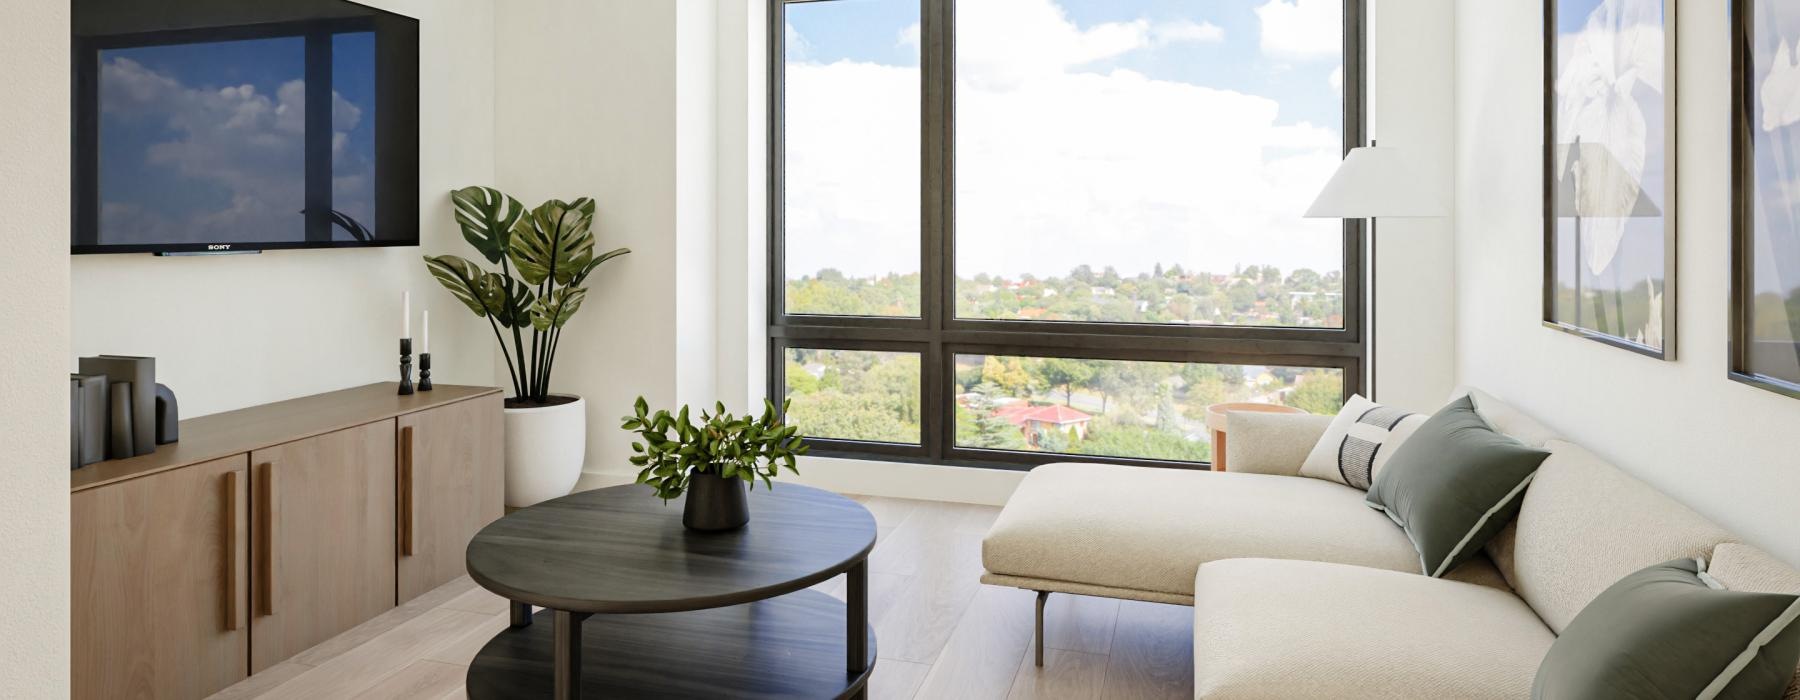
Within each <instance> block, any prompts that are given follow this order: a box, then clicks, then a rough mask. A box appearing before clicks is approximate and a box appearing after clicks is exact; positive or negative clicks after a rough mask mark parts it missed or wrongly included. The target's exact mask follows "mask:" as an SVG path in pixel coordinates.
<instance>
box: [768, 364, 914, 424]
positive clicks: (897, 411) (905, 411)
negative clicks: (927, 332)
mask: <svg viewBox="0 0 1800 700" xmlns="http://www.w3.org/2000/svg"><path fill="white" fill-rule="evenodd" d="M783 374H784V377H785V381H786V386H787V394H786V395H787V398H788V399H790V400H792V401H793V403H792V404H790V405H789V406H788V412H787V420H788V422H789V423H792V424H793V425H795V426H797V427H799V428H800V434H801V435H804V436H807V437H818V438H838V439H843V440H866V441H872V442H895V443H907V444H914V445H916V444H918V443H919V356H918V354H917V353H910V352H883V351H871V350H814V349H809V348H789V349H788V351H787V366H786V368H785V370H784V372H783Z"/></svg>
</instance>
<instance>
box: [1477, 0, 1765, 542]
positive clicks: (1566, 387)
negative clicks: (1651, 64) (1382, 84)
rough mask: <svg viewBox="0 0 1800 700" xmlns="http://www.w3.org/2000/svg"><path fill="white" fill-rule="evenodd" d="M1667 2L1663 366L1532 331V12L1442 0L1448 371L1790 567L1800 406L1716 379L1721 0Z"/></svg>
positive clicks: (1537, 25) (1528, 7)
mask: <svg viewBox="0 0 1800 700" xmlns="http://www.w3.org/2000/svg"><path fill="white" fill-rule="evenodd" d="M1677 5H1678V6H1679V8H1680V9H1679V16H1678V17H1677V18H1676V19H1677V22H1676V26H1677V27H1679V30H1678V31H1679V34H1678V36H1677V45H1678V46H1679V48H1678V50H1677V53H1678V55H1677V57H1676V61H1675V65H1676V67H1677V75H1676V83H1677V85H1678V88H1677V90H1678V94H1679V95H1680V99H1679V100H1678V105H1679V107H1678V109H1679V112H1678V114H1677V124H1678V127H1677V141H1678V145H1677V154H1676V155H1677V160H1676V162H1677V163H1678V164H1679V165H1678V166H1677V167H1678V183H1679V184H1678V187H1679V190H1678V192H1677V198H1678V199H1679V201H1680V202H1681V206H1680V207H1679V208H1678V210H1677V214H1676V216H1677V222H1676V223H1677V236H1678V237H1679V238H1680V241H1679V243H1678V246H1677V250H1676V257H1677V259H1678V260H1679V261H1680V269H1679V271H1678V274H1679V281H1678V284H1677V285H1676V289H1677V292H1676V293H1677V299H1676V304H1677V314H1678V316H1677V318H1678V322H1677V324H1676V325H1677V333H1678V335H1677V339H1676V348H1677V352H1678V353H1679V359H1678V360H1677V361H1675V362H1662V361H1659V360H1654V359H1651V358H1647V357H1643V356H1640V355H1636V354H1633V353H1629V352H1625V351H1622V350H1615V349H1613V348H1610V347H1606V346H1603V345H1601V344H1599V343H1596V342H1593V341H1588V340H1583V339H1581V338H1576V337H1574V336H1571V335H1568V334H1565V333H1561V332H1557V331H1553V330H1549V329H1545V328H1543V327H1541V326H1540V325H1539V316H1540V294H1539V284H1540V275H1541V272H1540V271H1541V269H1542V266H1543V262H1542V258H1541V255H1542V252H1543V244H1542V235H1543V234H1542V231H1543V228H1542V226H1543V224H1542V218H1541V207H1542V205H1541V200H1540V197H1541V194H1540V192H1541V191H1540V189H1539V188H1540V186H1541V182H1542V180H1541V175H1540V170H1541V167H1542V166H1541V164H1540V157H1541V156H1540V153H1541V151H1540V150H1539V149H1540V148H1541V147H1542V143H1543V141H1542V135H1541V131H1542V130H1541V128H1540V126H1539V124H1540V119H1541V117H1540V116H1539V115H1540V114H1541V112H1540V111H1539V110H1540V109H1541V108H1542V99H1543V98H1542V86H1541V85H1542V81H1541V78H1540V75H1541V74H1540V70H1541V69H1542V65H1543V61H1542V42H1541V39H1540V38H1539V37H1540V32H1541V26H1542V20H1541V8H1540V7H1539V5H1538V4H1537V3H1534V2H1491V1H1489V0H1459V1H1458V2H1457V3H1456V11H1457V17H1456V40H1457V52H1456V110H1455V114H1456V170H1457V172H1456V183H1457V191H1456V203H1457V221H1456V261H1457V264H1456V273H1457V323H1456V328H1457V343H1456V347H1457V358H1458V370H1459V374H1460V378H1461V379H1462V381H1464V382H1467V383H1470V384H1474V385H1477V386H1481V387H1484V388H1486V389H1488V390H1490V391H1493V392H1494V393H1496V394H1498V395H1500V396H1501V397H1503V398H1505V399H1507V400H1508V401H1510V402H1513V403H1516V404H1517V405H1518V406H1519V407H1520V408H1521V409H1523V410H1525V411H1527V412H1529V413H1531V414H1533V415H1535V416H1537V417H1538V418H1540V419H1542V420H1543V421H1545V422H1546V423H1548V424H1549V425H1551V426H1552V427H1554V428H1556V429H1558V430H1559V431H1561V432H1562V433H1563V434H1565V435H1567V436H1569V437H1570V438H1571V439H1573V440H1575V441H1578V442H1581V443H1583V444H1585V445H1587V446H1588V447H1590V448H1592V449H1593V450H1595V451H1596V452H1598V453H1600V454H1602V455H1605V456H1606V457H1608V458H1609V459H1612V460H1614V461H1615V462H1616V463H1617V464H1618V465H1619V466H1620V467H1621V468H1623V469H1625V470H1626V471H1628V472H1631V473H1632V474H1634V475H1636V476H1637V477H1639V478H1641V479H1643V480H1645V481H1647V482H1649V483H1651V484H1653V485H1655V486H1656V487H1658V488H1660V489H1662V490H1663V491H1665V492H1667V493H1669V494H1671V495H1673V496H1674V497H1675V498H1676V499H1678V500H1680V501H1682V502H1684V503H1686V504H1687V505H1689V506H1691V507H1693V508H1694V509H1696V510H1698V511H1700V512H1701V513H1704V514H1706V515H1707V516H1708V517H1711V518H1713V519H1714V520H1717V521H1718V522H1719V523H1721V524H1723V525H1725V526H1727V527H1729V528H1731V529H1732V530H1734V531H1735V532H1737V533H1738V534H1740V535H1742V536H1743V537H1744V538H1745V539H1746V540H1747V541H1749V542H1751V543H1753V544H1756V545H1759V546H1761V547H1763V548H1765V549H1768V550H1770V551H1771V552H1774V553H1775V554H1776V555H1777V556H1780V557H1782V558H1784V559H1786V560H1787V561H1789V562H1791V563H1795V564H1800V432H1797V431H1796V430H1795V429H1796V427H1800V400H1795V399H1789V398H1784V397H1781V396H1777V395H1775V394H1772V393H1769V392H1766V391H1761V390H1758V389H1755V388H1751V387H1748V386H1744V385H1742V384H1738V383H1735V382H1732V381H1730V380H1727V379H1726V378H1725V367H1726V309H1727V301H1726V295H1727V284H1726V281H1727V268H1726V266H1727V264H1728V262H1727V261H1728V259H1729V258H1728V251H1729V248H1728V240H1727V237H1728V236H1727V232H1728V230H1729V226H1730V213H1729V201H1728V197H1729V194H1730V190H1729V184H1728V180H1729V177H1728V173H1729V165H1730V143H1729V138H1730V131H1729V129H1728V123H1727V122H1728V118H1729V114H1730V109H1729V99H1730V97H1729V96H1730V84H1731V81H1730V75H1731V61H1730V52H1729V38H1730V33H1729V32H1728V31H1727V13H1726V8H1727V3H1726V0H1694V1H1691V2H1681V3H1677Z"/></svg>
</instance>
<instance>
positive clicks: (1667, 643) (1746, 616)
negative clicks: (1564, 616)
mask: <svg viewBox="0 0 1800 700" xmlns="http://www.w3.org/2000/svg"><path fill="white" fill-rule="evenodd" d="M1796 619H1800V598H1797V597H1795V596H1793V595H1786V594H1779V593H1751V592H1747V591H1732V590H1727V589H1726V588H1725V587H1724V586H1721V585H1719V583H1718V582H1717V581H1716V580H1713V579H1712V578H1711V576H1709V575H1708V574H1707V573H1706V562H1705V560H1703V559H1675V560H1672V561H1668V562H1664V563H1661V564H1655V565H1652V566H1650V567H1648V568H1645V569H1643V570H1642V571H1638V572H1636V573H1633V574H1631V575H1629V576H1626V577H1625V578H1623V579H1620V580H1619V582H1618V583H1615V584H1613V585H1612V586H1610V587H1608V588H1607V589H1606V590H1605V591H1604V592H1602V593H1601V594H1600V597H1598V598H1595V599H1594V602H1593V603H1590V604H1588V606H1587V607H1586V608H1583V609H1582V611H1581V614H1579V615H1576V616H1575V620H1574V621H1572V622H1570V623H1569V627H1568V628H1567V629H1565V630H1563V633H1562V634H1561V635H1559V636H1558V637H1557V638H1556V643H1555V644H1552V645H1550V652H1549V654H1547V655H1546V656H1545V657H1544V663H1543V665H1542V666H1540V667H1539V668H1538V674H1537V680H1536V682H1535V684H1534V685H1533V686H1532V690H1531V696H1532V697H1533V698H1536V699H1537V700H1560V699H1562V698H1569V699H1572V700H1574V699H1580V698H1649V697H1684V698H1746V699H1750V698H1756V699H1758V700H1767V699H1768V698H1773V697H1776V696H1779V695H1780V694H1781V693H1782V691H1783V690H1785V689H1786V688H1787V685H1788V680H1789V679H1790V678H1791V677H1792V673H1791V672H1792V669H1793V667H1794V664H1795V663H1796V662H1800V625H1796Z"/></svg>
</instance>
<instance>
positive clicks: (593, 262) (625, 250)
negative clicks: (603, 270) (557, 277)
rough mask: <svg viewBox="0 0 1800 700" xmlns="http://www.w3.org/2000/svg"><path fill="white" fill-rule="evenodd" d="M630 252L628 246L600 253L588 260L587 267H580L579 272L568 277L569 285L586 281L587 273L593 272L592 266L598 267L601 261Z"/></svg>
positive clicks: (578, 284)
mask: <svg viewBox="0 0 1800 700" xmlns="http://www.w3.org/2000/svg"><path fill="white" fill-rule="evenodd" d="M630 254H631V249H630V248H617V249H614V250H609V251H606V252H604V253H601V254H600V255H599V256H598V257H596V258H594V259H593V260H590V261H588V264H587V267H584V268H581V271H580V272H577V273H575V276H574V277H571V278H569V285H570V286H573V287H579V286H581V283H583V282H586V281H587V278H588V275H591V274H593V273H594V268H597V267H600V264H601V263H604V262H606V261H608V260H611V259H613V258H616V257H619V256H621V255H630Z"/></svg>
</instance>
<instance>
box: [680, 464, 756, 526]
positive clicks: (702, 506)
mask: <svg viewBox="0 0 1800 700" xmlns="http://www.w3.org/2000/svg"><path fill="white" fill-rule="evenodd" d="M747 522H750V502H749V500H748V499H747V498H745V496H744V481H743V480H742V479H727V478H725V477H722V476H719V475H717V474H708V473H704V472H694V473H693V474H692V475H691V476H689V477H688V488H687V504H686V505H685V506H683V507H682V510H681V524H682V525H686V526H687V529H689V530H700V531H702V532H719V531H722V530H736V529H738V528H740V527H743V526H744V523H747Z"/></svg>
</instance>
